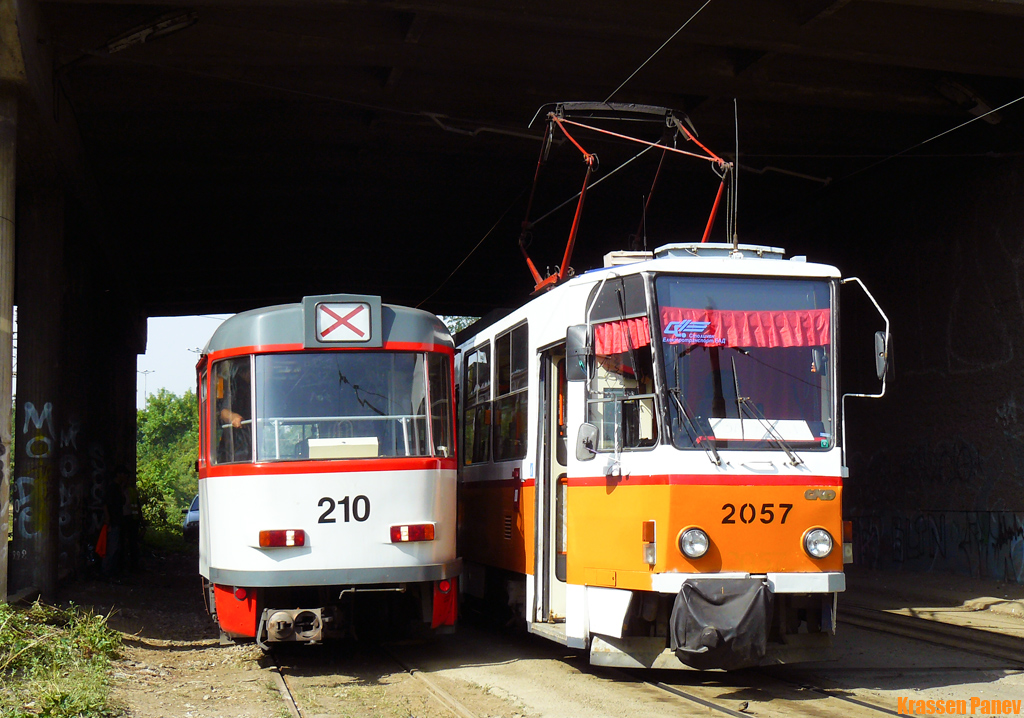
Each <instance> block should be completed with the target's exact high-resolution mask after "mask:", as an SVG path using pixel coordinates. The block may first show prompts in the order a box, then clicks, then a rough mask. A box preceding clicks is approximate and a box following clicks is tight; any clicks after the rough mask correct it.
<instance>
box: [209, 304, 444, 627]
mask: <svg viewBox="0 0 1024 718" xmlns="http://www.w3.org/2000/svg"><path fill="white" fill-rule="evenodd" d="M453 353H454V346H453V342H452V339H451V336H450V335H449V333H448V331H447V329H445V327H444V325H443V324H442V323H441V322H440V320H438V319H437V317H435V316H433V315H432V314H428V313H426V312H422V311H419V310H415V309H407V308H404V307H397V306H391V305H387V304H383V303H381V300H380V298H379V297H372V296H362V295H328V296H317V297H306V298H305V299H304V300H303V301H302V302H301V303H297V304H286V305H280V306H273V307H267V308H263V309H256V310H253V311H249V312H245V313H242V314H238V315H235V316H234V317H231V318H230V319H228V320H227V321H225V322H224V323H223V324H222V325H221V326H220V327H219V328H218V329H217V331H216V332H215V333H214V335H213V337H212V338H211V339H210V342H209V344H208V345H207V346H206V348H205V350H204V351H203V354H202V357H201V359H200V361H199V364H198V367H197V371H198V380H199V393H198V396H199V404H200V433H199V442H200V446H199V462H198V466H199V507H200V523H199V571H200V574H201V575H202V577H203V582H204V595H205V596H206V599H207V606H208V608H209V610H210V613H211V615H212V616H213V617H214V618H215V620H216V621H217V623H218V625H219V626H220V629H221V635H222V638H223V639H225V640H233V639H254V640H256V641H257V642H258V643H259V644H260V645H261V646H264V647H267V646H268V644H269V643H273V642H280V641H302V642H317V641H320V640H321V639H323V638H324V637H326V636H329V635H331V634H332V633H333V634H336V635H337V634H343V633H344V632H345V631H346V630H348V629H350V628H352V627H353V624H354V623H355V622H356V621H357V620H358V622H359V625H360V627H361V628H360V630H361V632H362V633H363V634H364V635H365V633H366V632H367V631H370V632H376V631H380V632H388V633H390V634H394V633H395V632H396V631H399V632H401V631H406V630H414V629H415V628H416V627H417V626H424V627H429V628H432V629H435V630H438V631H443V630H446V629H450V628H451V627H452V626H454V624H455V620H456V613H457V600H456V597H457V590H458V589H457V584H456V577H457V576H458V574H459V572H460V570H461V560H460V559H459V558H458V557H457V555H456V551H455V539H456V522H455V517H456V469H457V467H456V459H455V443H454V441H455V431H454V419H455V415H454V406H453V401H452V396H453V393H452V392H453V380H452V365H453Z"/></svg>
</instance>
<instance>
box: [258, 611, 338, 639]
mask: <svg viewBox="0 0 1024 718" xmlns="http://www.w3.org/2000/svg"><path fill="white" fill-rule="evenodd" d="M326 620H329V619H328V618H327V617H325V616H324V615H323V609H320V608H296V609H279V608H267V609H264V611H263V618H262V620H261V621H260V622H261V623H262V624H263V625H264V626H265V627H266V632H267V640H268V641H270V642H271V643H282V642H291V641H294V642H303V643H316V642H318V641H320V640H322V639H323V627H324V623H325V621H326Z"/></svg>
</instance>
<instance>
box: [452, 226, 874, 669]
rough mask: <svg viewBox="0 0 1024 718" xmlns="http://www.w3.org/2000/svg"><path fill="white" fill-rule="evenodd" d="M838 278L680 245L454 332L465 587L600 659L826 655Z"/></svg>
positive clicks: (834, 570) (708, 660) (843, 553)
mask: <svg viewBox="0 0 1024 718" xmlns="http://www.w3.org/2000/svg"><path fill="white" fill-rule="evenodd" d="M842 281H843V280H841V279H840V274H839V272H838V270H837V269H835V268H834V267H831V266H826V265H822V264H814V263H810V262H807V261H804V260H803V258H793V259H791V260H786V259H784V258H783V252H782V250H781V249H778V248H773V247H762V246H748V245H738V246H734V245H733V244H710V243H701V244H691V245H668V246H664V247H661V248H659V249H657V250H656V251H655V252H653V253H613V254H612V255H608V257H606V266H605V267H604V268H602V269H596V270H593V271H590V272H587V273H585V274H582V275H580V276H576V277H574V278H572V279H568V280H567V281H565V282H564V283H561V284H558V285H556V286H554V287H553V288H551V289H550V290H549V291H547V292H546V293H542V294H540V295H538V296H536V297H535V298H534V299H532V300H531V301H529V302H528V303H527V304H526V305H525V306H523V307H521V308H520V309H518V310H515V311H513V312H511V313H509V314H508V315H507V316H504V317H503V318H501V319H500V320H498V321H494V322H493V323H491V324H490V325H489V326H485V327H483V328H478V327H477V326H474V327H470V328H469V329H467V330H465V332H463V333H462V334H460V335H459V336H458V337H457V342H458V344H459V346H458V350H459V352H458V354H457V375H456V382H457V384H458V386H459V390H458V392H457V395H458V396H459V403H460V405H459V413H460V420H461V421H460V445H461V457H460V477H459V517H460V520H459V523H460V526H459V531H460V548H461V551H462V555H463V558H464V560H465V566H464V571H463V576H462V583H461V589H462V590H463V591H464V593H465V594H466V595H467V596H476V597H478V598H486V597H488V596H489V595H492V594H497V595H500V596H502V597H505V598H506V600H507V601H508V602H509V605H512V606H514V607H515V608H516V609H517V610H518V613H519V615H520V616H521V618H522V619H523V620H525V624H526V626H527V627H528V628H529V630H530V631H531V632H533V633H536V634H540V635H542V636H546V637H548V638H550V639H552V640H555V641H558V642H560V643H563V644H565V645H567V646H570V647H575V648H584V649H589V655H590V661H591V663H594V664H601V665H618V666H633V667H665V668H670V667H675V668H681V667H693V668H701V669H704V668H725V669H731V668H739V667H744V666H751V665H763V664H769V663H782V662H793V661H801V660H813V659H819V658H823V657H825V656H826V655H827V652H828V649H829V647H830V646H831V639H832V636H833V634H834V632H835V628H836V603H837V596H838V594H839V592H841V591H843V590H844V588H845V576H844V573H843V564H844V560H846V561H849V560H851V556H852V547H851V544H850V536H849V534H848V533H847V532H846V531H845V530H844V528H848V524H847V525H845V527H844V522H843V519H842V500H843V480H844V477H845V476H846V467H845V459H844V453H843V439H844V437H843V432H842V420H841V418H840V410H841V407H842V403H843V402H842V401H841V399H840V398H839V397H840V394H839V387H838V385H837V380H836V377H837V374H838V372H837V354H836V347H837V335H838V320H839V317H838V313H837V293H838V290H839V286H840V284H841V282H842ZM856 281H857V282H858V283H859V280H856ZM861 286H862V287H863V285H861ZM865 291H866V289H865ZM868 297H869V298H870V294H869V295H868ZM871 301H872V302H874V300H873V299H871ZM875 306H876V308H877V304H876V305H875ZM879 312H880V313H881V310H880V309H879ZM882 318H883V319H884V315H882ZM467 334H468V335H469V336H466V335H467ZM876 344H877V346H876V349H879V351H880V354H881V355H882V357H883V359H884V356H885V355H886V353H887V351H888V322H887V320H886V331H885V333H881V332H880V333H879V336H876ZM882 363H884V362H882ZM879 378H880V379H881V380H882V382H883V387H882V391H883V392H884V366H883V367H881V368H880V370H879Z"/></svg>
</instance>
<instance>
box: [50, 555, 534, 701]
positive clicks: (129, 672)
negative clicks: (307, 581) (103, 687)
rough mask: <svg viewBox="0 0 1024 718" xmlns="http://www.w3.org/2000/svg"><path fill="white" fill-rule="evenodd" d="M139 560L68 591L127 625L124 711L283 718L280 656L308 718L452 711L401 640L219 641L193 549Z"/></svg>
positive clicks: (121, 691)
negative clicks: (414, 666) (267, 650)
mask: <svg viewBox="0 0 1024 718" xmlns="http://www.w3.org/2000/svg"><path fill="white" fill-rule="evenodd" d="M143 564H144V565H143V568H142V569H141V570H140V571H138V572H136V573H133V574H129V575H126V576H125V577H123V578H122V580H121V581H120V582H117V583H113V582H106V581H100V580H96V581H84V582H78V583H74V584H70V585H68V586H67V587H66V589H65V597H64V598H65V600H68V601H73V602H74V603H76V604H78V605H81V606H90V607H92V608H93V610H94V611H95V612H97V613H103V614H106V615H109V624H110V625H111V626H112V627H113V628H115V629H116V630H118V631H121V632H122V633H123V635H124V655H123V658H122V659H121V660H120V661H117V662H116V663H115V665H114V668H113V675H112V678H113V680H112V684H113V698H114V700H115V701H116V703H117V704H118V705H119V706H120V707H121V708H122V709H123V710H124V712H125V715H126V716H131V717H132V718H164V717H168V716H181V717H183V718H214V717H216V718H264V717H267V718H287V717H288V716H291V715H293V714H292V713H290V712H289V708H288V705H287V703H286V702H285V700H284V698H283V697H282V694H281V691H280V687H279V685H280V681H279V680H278V679H277V678H276V677H275V675H274V673H275V671H276V670H277V669H276V668H275V662H276V663H279V664H280V665H281V668H282V669H283V671H284V674H285V675H286V677H287V687H288V689H290V691H291V692H292V693H293V694H294V696H295V698H296V699H297V701H298V704H299V706H300V709H301V710H302V716H303V717H304V718H317V717H319V716H323V717H326V716H396V717H401V718H407V717H410V716H415V717H416V718H441V717H442V716H443V717H445V718H447V717H448V716H451V715H452V713H451V711H450V710H448V709H447V708H445V707H444V706H443V705H442V704H441V703H440V702H439V701H438V700H437V699H436V698H434V697H432V695H431V693H430V692H429V690H428V689H427V687H426V686H425V685H424V684H423V682H422V681H420V680H417V679H416V678H415V677H413V676H412V675H411V674H410V673H408V672H407V671H406V670H405V669H404V668H403V667H402V665H401V664H399V663H396V662H395V659H394V658H393V657H392V655H393V654H394V652H395V651H398V652H399V653H401V652H402V651H403V650H404V647H402V646H393V647H391V648H388V647H382V646H376V645H373V644H371V643H366V642H353V641H342V642H337V643H335V644H332V645H323V646H281V647H279V648H282V649H283V650H277V649H275V651H274V655H273V657H270V656H266V655H264V654H263V652H262V651H261V650H260V649H259V648H258V647H256V646H255V645H254V644H251V643H247V644H241V645H233V646H221V645H220V641H219V639H218V636H219V633H218V631H217V628H216V627H215V625H214V624H213V622H212V621H211V620H210V618H209V617H208V615H207V614H206V609H205V607H204V605H203V599H202V590H201V582H200V578H199V575H198V570H197V564H198V559H197V555H196V554H195V553H194V552H193V553H191V554H189V555H174V554H172V555H167V556H154V555H152V554H147V555H146V556H145V557H144V561H143ZM441 640H444V639H441ZM289 649H290V650H289ZM427 650H428V651H429V646H427ZM429 680H431V681H433V682H434V683H435V685H440V686H441V687H442V688H443V689H444V690H445V691H447V692H448V693H450V694H451V695H453V696H454V697H455V698H456V699H457V700H458V701H460V702H463V703H464V705H466V706H467V707H470V710H472V711H473V712H475V713H476V714H477V715H480V716H509V717H511V718H517V717H520V718H522V717H524V716H526V715H527V714H526V713H524V712H523V711H522V709H521V708H520V707H519V706H517V705H516V704H515V703H514V702H512V701H510V700H508V698H507V697H506V696H503V695H500V694H498V693H496V692H495V691H492V690H489V689H487V688H485V687H482V686H479V685H476V684H474V683H471V682H467V681H462V680H457V679H452V678H447V677H444V676H438V677H433V678H430V679H429Z"/></svg>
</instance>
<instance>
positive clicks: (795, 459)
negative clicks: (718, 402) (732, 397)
mask: <svg viewBox="0 0 1024 718" xmlns="http://www.w3.org/2000/svg"><path fill="white" fill-rule="evenodd" d="M736 387H737V389H739V383H738V382H737V384H736ZM736 403H737V404H738V405H740V406H742V407H744V408H745V409H746V410H747V412H749V414H750V417H751V418H752V419H757V420H758V422H760V424H761V426H763V427H764V430H765V431H767V432H768V436H769V437H771V439H772V440H773V441H774V442H775V443H776V444H778V445H779V448H780V449H782V450H783V451H785V452H786V456H788V457H789V463H790V464H792V465H793V466H799V465H800V464H802V463H804V460H803V459H801V458H800V457H799V456H797V455H796V452H795V451H793V447H792V446H790V445H789V444H788V443H786V440H785V439H783V438H782V434H780V433H779V431H778V429H776V428H775V427H774V426H773V425H772V423H771V422H770V421H768V419H767V418H765V415H764V414H763V413H761V410H760V409H758V408H757V405H756V404H754V402H752V401H751V400H750V397H749V396H740V395H739V391H737V392H736ZM742 422H743V412H742V411H741V412H740V425H741V426H742Z"/></svg>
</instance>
